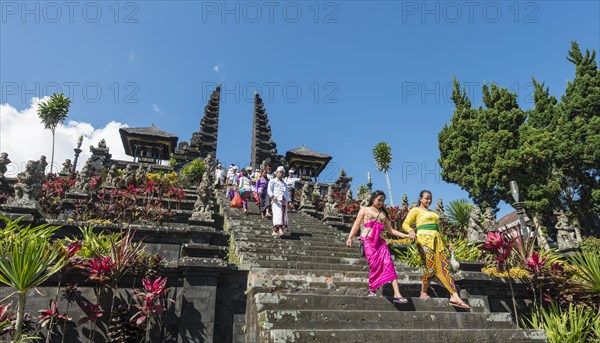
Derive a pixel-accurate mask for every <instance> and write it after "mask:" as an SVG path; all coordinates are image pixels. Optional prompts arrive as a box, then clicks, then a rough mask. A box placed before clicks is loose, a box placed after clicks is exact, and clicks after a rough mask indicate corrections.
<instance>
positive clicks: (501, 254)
mask: <svg viewBox="0 0 600 343" xmlns="http://www.w3.org/2000/svg"><path fill="white" fill-rule="evenodd" d="M514 243H515V238H508V237H507V236H506V234H504V233H500V232H490V233H488V235H487V237H486V239H485V244H484V248H485V251H487V252H488V253H490V254H492V255H494V256H495V259H496V262H498V267H497V268H498V271H503V270H504V269H505V263H506V262H507V260H508V257H509V256H510V252H511V250H512V248H513V246H514ZM506 269H507V270H508V266H506Z"/></svg>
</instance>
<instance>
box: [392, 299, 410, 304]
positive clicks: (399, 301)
mask: <svg viewBox="0 0 600 343" xmlns="http://www.w3.org/2000/svg"><path fill="white" fill-rule="evenodd" d="M392 302H393V303H396V304H406V303H407V302H408V299H406V298H405V297H399V298H392Z"/></svg>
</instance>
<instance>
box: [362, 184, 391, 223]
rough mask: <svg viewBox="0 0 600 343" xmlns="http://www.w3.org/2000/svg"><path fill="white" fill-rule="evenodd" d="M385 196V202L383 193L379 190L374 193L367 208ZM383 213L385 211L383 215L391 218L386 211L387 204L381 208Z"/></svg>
mask: <svg viewBox="0 0 600 343" xmlns="http://www.w3.org/2000/svg"><path fill="white" fill-rule="evenodd" d="M380 195H383V200H384V201H385V193H384V192H383V191H380V190H377V191H375V192H373V193H371V197H370V198H369V203H368V204H367V206H369V207H370V206H373V201H375V199H377V197H378V196H380ZM381 211H383V214H384V215H385V217H386V218H388V219H389V218H390V216H389V215H388V213H387V210H386V209H385V204H384V205H383V206H381Z"/></svg>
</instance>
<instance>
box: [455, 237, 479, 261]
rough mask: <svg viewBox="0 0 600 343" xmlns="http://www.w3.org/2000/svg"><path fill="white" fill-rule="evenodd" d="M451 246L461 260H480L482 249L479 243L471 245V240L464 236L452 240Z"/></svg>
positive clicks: (456, 256)
mask: <svg viewBox="0 0 600 343" xmlns="http://www.w3.org/2000/svg"><path fill="white" fill-rule="evenodd" d="M450 246H451V247H452V250H454V257H455V258H456V259H457V260H459V261H479V260H481V257H482V251H481V249H479V246H477V245H470V244H469V241H468V240H467V239H465V238H463V237H462V236H459V237H458V238H455V239H451V240H450Z"/></svg>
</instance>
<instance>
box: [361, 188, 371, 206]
mask: <svg viewBox="0 0 600 343" xmlns="http://www.w3.org/2000/svg"><path fill="white" fill-rule="evenodd" d="M370 198H371V189H369V190H368V191H366V192H365V193H364V194H363V198H362V201H361V202H360V206H363V207H365V206H368V205H369V199H370Z"/></svg>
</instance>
